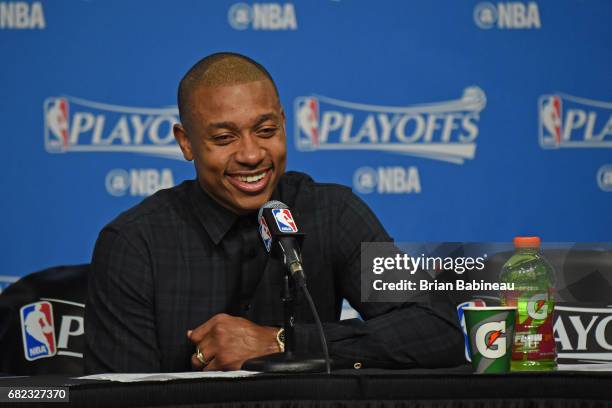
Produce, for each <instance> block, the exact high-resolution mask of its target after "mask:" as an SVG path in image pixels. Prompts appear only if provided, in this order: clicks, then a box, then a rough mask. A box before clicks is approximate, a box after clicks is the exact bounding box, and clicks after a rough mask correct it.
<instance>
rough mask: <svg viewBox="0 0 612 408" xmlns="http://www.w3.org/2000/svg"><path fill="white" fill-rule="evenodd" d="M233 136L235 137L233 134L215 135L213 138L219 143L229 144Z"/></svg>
mask: <svg viewBox="0 0 612 408" xmlns="http://www.w3.org/2000/svg"><path fill="white" fill-rule="evenodd" d="M233 138H234V137H233V136H232V135H218V136H214V137H213V140H214V142H215V143H217V144H227V143H229V142H231V141H232V140H233Z"/></svg>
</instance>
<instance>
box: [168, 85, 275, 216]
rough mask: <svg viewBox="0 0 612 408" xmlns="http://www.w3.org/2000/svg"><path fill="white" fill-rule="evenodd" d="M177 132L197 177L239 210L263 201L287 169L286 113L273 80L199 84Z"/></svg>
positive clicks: (222, 201) (223, 201) (253, 207)
mask: <svg viewBox="0 0 612 408" xmlns="http://www.w3.org/2000/svg"><path fill="white" fill-rule="evenodd" d="M190 106H191V112H190V114H189V120H188V124H187V126H186V128H183V127H181V126H180V125H177V126H175V128H174V134H175V137H176V139H177V141H178V143H179V145H180V146H181V150H182V151H183V155H184V156H185V159H186V160H194V161H195V167H196V172H197V174H198V181H199V183H200V185H201V186H202V188H203V189H204V190H206V192H208V194H210V195H211V196H212V197H213V198H214V199H215V200H216V201H217V202H219V203H220V204H221V205H223V206H224V207H226V208H229V209H230V210H232V211H233V212H235V213H237V214H245V213H248V212H251V211H254V210H257V209H258V208H259V207H261V206H262V205H263V204H265V203H266V202H267V201H268V200H269V199H270V197H271V196H272V192H273V191H274V189H275V188H276V185H277V184H278V180H279V179H280V177H281V175H282V174H283V173H284V172H285V162H286V146H285V113H284V112H283V110H282V107H281V106H280V102H279V100H278V97H277V96H276V93H275V92H274V88H273V87H272V84H271V83H270V81H267V80H263V81H254V82H247V83H244V84H238V85H228V86H215V87H209V86H200V87H199V88H198V89H196V90H195V91H194V93H193V94H192V99H191V101H190Z"/></svg>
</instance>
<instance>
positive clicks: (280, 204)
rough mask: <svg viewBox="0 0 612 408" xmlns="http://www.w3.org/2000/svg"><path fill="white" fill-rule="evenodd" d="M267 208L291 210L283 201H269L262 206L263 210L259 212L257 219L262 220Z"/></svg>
mask: <svg viewBox="0 0 612 408" xmlns="http://www.w3.org/2000/svg"><path fill="white" fill-rule="evenodd" d="M266 208H289V206H287V204H285V203H283V202H282V201H278V200H272V201H268V202H267V203H265V204H264V205H262V206H261V208H260V209H259V212H258V213H257V219H260V218H261V214H262V213H263V210H264V209H266Z"/></svg>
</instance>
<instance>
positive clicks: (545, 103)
mask: <svg viewBox="0 0 612 408" xmlns="http://www.w3.org/2000/svg"><path fill="white" fill-rule="evenodd" d="M562 113H563V110H562V103H561V98H560V97H558V96H556V95H544V96H542V97H540V146H542V147H546V148H558V147H559V146H560V145H561V117H562V116H561V115H562Z"/></svg>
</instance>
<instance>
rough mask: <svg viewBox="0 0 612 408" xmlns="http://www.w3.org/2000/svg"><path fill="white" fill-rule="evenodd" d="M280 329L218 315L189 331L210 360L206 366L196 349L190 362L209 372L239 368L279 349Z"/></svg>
mask: <svg viewBox="0 0 612 408" xmlns="http://www.w3.org/2000/svg"><path fill="white" fill-rule="evenodd" d="M277 332H278V328H274V327H268V326H259V325H256V324H255V323H253V322H251V321H249V320H246V319H243V318H241V317H233V316H230V315H226V314H223V313H222V314H218V315H215V316H213V317H212V318H211V319H210V320H209V321H207V322H206V323H204V324H202V325H200V326H198V327H197V328H195V329H193V330H189V331H188V332H187V337H188V338H189V340H191V342H192V343H193V344H194V345H195V348H197V349H199V350H200V352H201V353H202V354H203V355H204V358H205V360H206V361H207V362H208V364H207V365H206V366H204V364H202V362H201V361H200V360H198V359H197V357H196V353H195V352H194V353H193V355H192V356H191V365H192V366H193V368H194V369H198V370H202V369H204V370H206V371H229V370H239V369H240V367H242V363H244V362H245V361H246V360H248V359H251V358H254V357H259V356H263V355H266V354H272V353H278V352H280V348H279V346H278V342H277V341H276V333H277Z"/></svg>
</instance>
